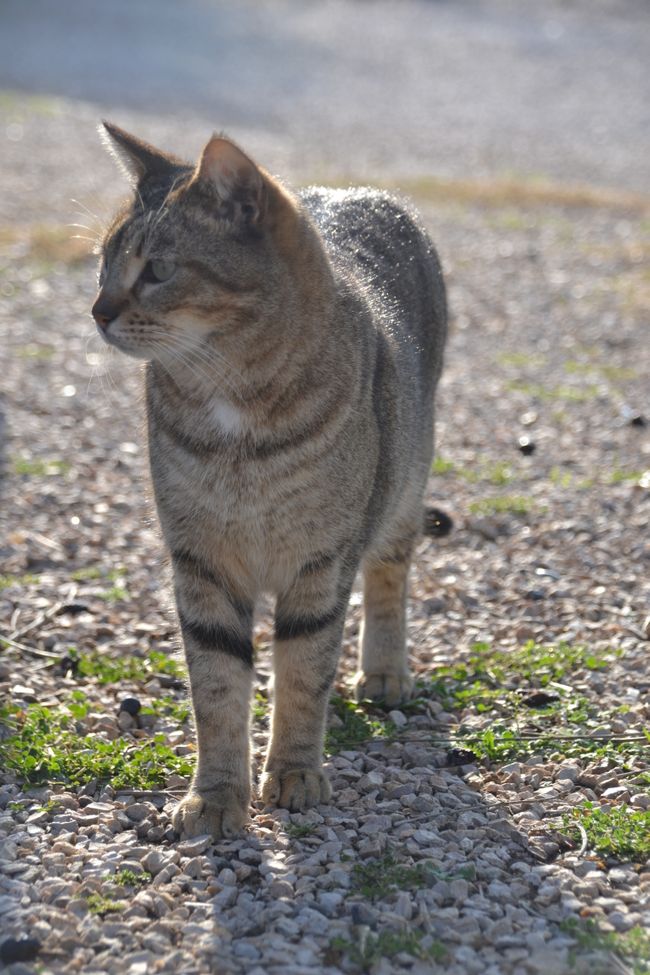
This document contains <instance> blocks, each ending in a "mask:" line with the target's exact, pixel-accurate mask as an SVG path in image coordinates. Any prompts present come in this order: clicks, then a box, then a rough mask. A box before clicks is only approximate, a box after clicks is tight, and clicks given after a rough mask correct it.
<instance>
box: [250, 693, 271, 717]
mask: <svg viewBox="0 0 650 975" xmlns="http://www.w3.org/2000/svg"><path fill="white" fill-rule="evenodd" d="M268 715H269V699H268V697H267V696H266V694H263V693H262V691H255V697H254V698H253V718H254V719H255V721H265V720H266V718H268Z"/></svg>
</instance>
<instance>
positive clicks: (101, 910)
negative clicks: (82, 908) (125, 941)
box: [86, 894, 126, 917]
mask: <svg viewBox="0 0 650 975" xmlns="http://www.w3.org/2000/svg"><path fill="white" fill-rule="evenodd" d="M86 904H87V905H88V910H89V911H90V913H91V914H97V915H99V917H103V916H104V915H105V914H115V913H118V912H119V911H123V910H124V908H125V907H126V904H125V903H124V901H114V900H111V898H110V897H104V896H103V895H102V894H90V896H89V897H87V898H86Z"/></svg>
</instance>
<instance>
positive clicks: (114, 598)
mask: <svg viewBox="0 0 650 975" xmlns="http://www.w3.org/2000/svg"><path fill="white" fill-rule="evenodd" d="M99 598H100V599H104V600H106V602H107V603H119V602H123V600H125V599H128V598H129V593H128V590H127V589H125V588H124V586H111V588H110V589H107V590H106V591H105V592H100V593H99Z"/></svg>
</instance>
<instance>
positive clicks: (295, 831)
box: [285, 823, 316, 840]
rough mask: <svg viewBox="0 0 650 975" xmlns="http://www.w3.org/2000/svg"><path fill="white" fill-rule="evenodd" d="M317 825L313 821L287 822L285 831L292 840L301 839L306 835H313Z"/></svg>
mask: <svg viewBox="0 0 650 975" xmlns="http://www.w3.org/2000/svg"><path fill="white" fill-rule="evenodd" d="M315 829H316V827H315V826H314V825H313V823H287V825H286V826H285V832H286V834H287V836H288V837H289V838H290V839H292V840H301V839H303V838H304V837H305V836H311V835H312V833H313V832H314V830H315Z"/></svg>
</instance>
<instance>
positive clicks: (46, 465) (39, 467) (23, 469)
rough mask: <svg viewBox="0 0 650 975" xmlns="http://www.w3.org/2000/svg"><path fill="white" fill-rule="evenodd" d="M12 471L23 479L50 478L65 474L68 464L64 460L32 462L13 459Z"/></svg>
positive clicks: (27, 459) (23, 459) (21, 458)
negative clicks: (23, 477)
mask: <svg viewBox="0 0 650 975" xmlns="http://www.w3.org/2000/svg"><path fill="white" fill-rule="evenodd" d="M13 469H14V474H20V475H23V476H25V477H52V476H54V475H57V474H67V473H68V471H69V470H70V464H69V463H68V462H67V461H66V460H57V459H51V460H32V459H30V458H29V457H15V458H14V462H13Z"/></svg>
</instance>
